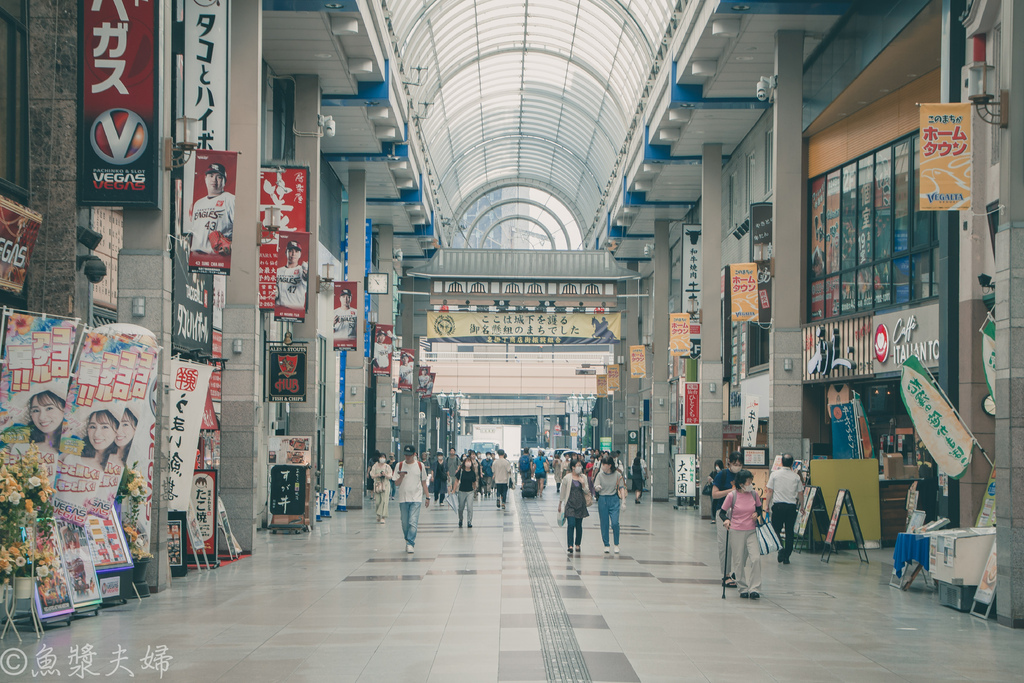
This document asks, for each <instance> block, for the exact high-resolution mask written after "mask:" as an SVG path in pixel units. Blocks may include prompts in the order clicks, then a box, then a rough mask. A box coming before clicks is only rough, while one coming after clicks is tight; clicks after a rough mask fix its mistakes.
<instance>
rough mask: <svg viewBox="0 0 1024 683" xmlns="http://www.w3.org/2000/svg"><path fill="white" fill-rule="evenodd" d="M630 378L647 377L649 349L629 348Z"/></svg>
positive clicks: (642, 347) (641, 347)
mask: <svg viewBox="0 0 1024 683" xmlns="http://www.w3.org/2000/svg"><path fill="white" fill-rule="evenodd" d="M629 376H630V377H632V378H633V379H642V378H644V377H647V347H646V346H630V347H629Z"/></svg>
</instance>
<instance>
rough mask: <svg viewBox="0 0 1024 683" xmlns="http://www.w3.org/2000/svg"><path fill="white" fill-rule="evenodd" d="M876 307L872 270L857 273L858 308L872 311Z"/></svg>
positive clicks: (861, 270)
mask: <svg viewBox="0 0 1024 683" xmlns="http://www.w3.org/2000/svg"><path fill="white" fill-rule="evenodd" d="M873 307H874V291H873V289H872V287H871V268H870V267H868V268H861V269H860V270H858V271H857V308H858V309H859V310H861V311H870V310H871V309H872V308H873Z"/></svg>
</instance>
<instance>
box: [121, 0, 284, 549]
mask: <svg viewBox="0 0 1024 683" xmlns="http://www.w3.org/2000/svg"><path fill="white" fill-rule="evenodd" d="M262 36H263V13H262V12H261V11H260V9H259V7H256V6H239V7H235V8H234V9H233V10H232V12H231V41H230V54H231V57H230V67H229V68H230V74H229V76H228V87H229V99H230V100H231V101H232V102H249V103H251V104H252V106H233V107H230V109H229V118H228V149H230V150H233V151H237V152H239V153H240V154H241V156H240V157H239V163H238V175H237V180H236V182H235V234H236V235H238V236H239V237H238V238H237V239H235V240H234V242H233V243H232V245H231V248H232V253H231V265H232V268H231V275H230V276H229V277H228V278H227V284H226V290H225V295H226V303H225V306H224V348H225V349H231V348H232V347H233V344H234V342H235V340H241V342H242V352H241V353H234V352H231V353H229V354H228V363H227V365H226V366H225V369H224V376H223V402H222V404H221V458H220V479H219V481H218V486H219V488H220V497H221V499H223V501H224V506H225V509H226V510H227V511H228V515H229V516H230V520H231V529H232V531H234V533H235V537H236V538H237V539H238V542H239V544H240V545H241V546H242V550H244V551H251V550H252V547H253V537H254V535H255V532H256V526H257V524H258V522H259V518H260V516H261V515H262V513H263V511H264V507H265V504H266V496H267V483H266V482H267V476H268V472H267V448H266V439H267V426H266V417H265V409H264V406H263V367H262V366H263V326H262V321H261V318H260V310H259V308H258V305H259V302H258V300H257V298H256V292H257V284H258V283H257V280H258V277H259V269H258V255H257V250H258V249H259V246H258V244H257V243H258V241H259V240H257V239H256V224H257V222H258V221H259V215H258V214H259V210H258V206H259V182H260V177H259V174H260V164H259V160H260V158H261V151H262V145H261V120H260V117H261V111H262V109H261V107H259V106H257V105H258V101H257V98H258V96H259V93H261V92H263V70H262V61H263V42H262ZM129 232H130V230H128V229H127V220H126V229H125V237H126V238H127V236H128V234H129ZM122 268H123V265H122ZM168 300H169V299H168Z"/></svg>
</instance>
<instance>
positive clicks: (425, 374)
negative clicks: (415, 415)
mask: <svg viewBox="0 0 1024 683" xmlns="http://www.w3.org/2000/svg"><path fill="white" fill-rule="evenodd" d="M432 389H433V387H432V386H431V381H430V366H429V365H421V366H420V374H419V376H418V377H417V378H416V393H418V394H419V395H420V396H422V397H426V396H428V395H429V394H428V393H427V392H428V391H431V390H432Z"/></svg>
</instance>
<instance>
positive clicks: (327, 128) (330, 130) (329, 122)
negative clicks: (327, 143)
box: [324, 116, 336, 138]
mask: <svg viewBox="0 0 1024 683" xmlns="http://www.w3.org/2000/svg"><path fill="white" fill-rule="evenodd" d="M335 131H336V128H335V125H334V117H333V116H328V117H327V119H326V120H325V121H324V135H326V136H327V137H329V138H333V137H334V133H335Z"/></svg>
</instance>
